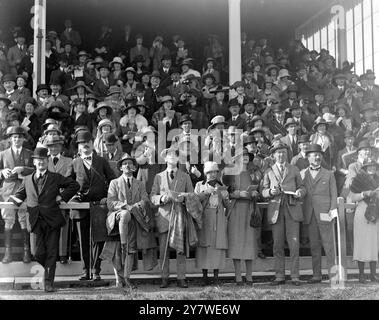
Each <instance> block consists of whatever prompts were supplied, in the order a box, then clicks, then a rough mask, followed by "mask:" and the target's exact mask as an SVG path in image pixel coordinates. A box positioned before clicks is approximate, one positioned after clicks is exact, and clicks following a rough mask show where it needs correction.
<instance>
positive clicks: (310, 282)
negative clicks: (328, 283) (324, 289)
mask: <svg viewBox="0 0 379 320" xmlns="http://www.w3.org/2000/svg"><path fill="white" fill-rule="evenodd" d="M321 282H322V280H321V279H315V278H312V279H310V280H308V281H307V283H309V284H316V283H321Z"/></svg>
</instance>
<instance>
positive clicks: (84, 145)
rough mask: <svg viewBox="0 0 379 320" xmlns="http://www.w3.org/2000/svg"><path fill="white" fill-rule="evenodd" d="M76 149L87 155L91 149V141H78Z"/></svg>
mask: <svg viewBox="0 0 379 320" xmlns="http://www.w3.org/2000/svg"><path fill="white" fill-rule="evenodd" d="M78 151H79V153H80V154H85V155H89V154H91V152H92V151H93V142H92V141H86V142H81V143H78Z"/></svg>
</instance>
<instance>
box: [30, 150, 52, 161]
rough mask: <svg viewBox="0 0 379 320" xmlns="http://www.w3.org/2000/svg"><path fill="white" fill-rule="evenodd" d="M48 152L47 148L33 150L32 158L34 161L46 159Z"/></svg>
mask: <svg viewBox="0 0 379 320" xmlns="http://www.w3.org/2000/svg"><path fill="white" fill-rule="evenodd" d="M48 152H49V150H48V149H47V148H35V149H34V152H33V155H32V158H34V159H47V158H48V157H49V155H48Z"/></svg>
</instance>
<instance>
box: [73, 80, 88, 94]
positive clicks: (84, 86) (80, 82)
mask: <svg viewBox="0 0 379 320" xmlns="http://www.w3.org/2000/svg"><path fill="white" fill-rule="evenodd" d="M79 87H82V88H84V89H85V90H86V91H87V92H91V93H92V90H91V89H90V88H89V87H87V85H86V83H85V82H84V81H83V80H79V81H77V82H76V85H75V86H73V87H72V88H70V89H69V90H75V89H76V88H79Z"/></svg>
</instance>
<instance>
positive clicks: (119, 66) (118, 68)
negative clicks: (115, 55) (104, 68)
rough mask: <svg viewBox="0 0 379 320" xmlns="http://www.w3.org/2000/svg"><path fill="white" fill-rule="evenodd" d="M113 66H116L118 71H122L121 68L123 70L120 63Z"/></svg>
mask: <svg viewBox="0 0 379 320" xmlns="http://www.w3.org/2000/svg"><path fill="white" fill-rule="evenodd" d="M113 68H114V69H115V70H116V71H120V70H121V64H119V63H114V64H113Z"/></svg>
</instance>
